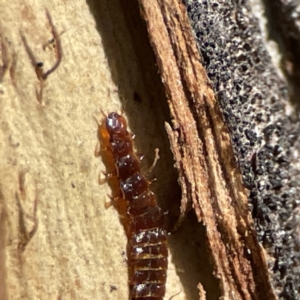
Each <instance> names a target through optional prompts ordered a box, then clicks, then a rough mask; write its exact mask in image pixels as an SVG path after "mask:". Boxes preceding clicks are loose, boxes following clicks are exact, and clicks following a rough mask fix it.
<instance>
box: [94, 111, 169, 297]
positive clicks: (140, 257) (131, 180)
mask: <svg viewBox="0 0 300 300" xmlns="http://www.w3.org/2000/svg"><path fill="white" fill-rule="evenodd" d="M98 135H99V140H100V142H101V148H102V151H101V154H102V158H103V161H104V163H105V165H106V168H107V172H108V174H109V175H108V182H109V184H110V186H111V188H112V191H113V205H114V206H115V208H116V209H117V210H118V212H119V215H120V220H121V221H122V224H123V225H124V228H125V231H126V234H127V238H128V243H127V256H128V277H129V293H130V295H129V299H130V300H143V299H144V300H162V299H163V298H164V295H165V283H166V271H167V265H168V249H167V240H166V231H165V230H164V229H163V214H162V211H161V209H160V208H159V207H158V205H157V202H156V195H155V194H154V193H153V192H152V191H151V190H150V189H149V182H148V180H147V179H146V178H145V176H144V175H143V174H142V173H141V167H140V160H139V158H138V157H137V155H136V154H135V153H134V150H133V143H132V134H131V133H130V132H128V130H127V122H126V120H125V118H124V117H123V116H122V115H119V114H117V113H115V112H111V113H109V114H108V115H107V116H106V117H105V120H104V121H103V122H102V124H101V125H100V126H99V130H98Z"/></svg>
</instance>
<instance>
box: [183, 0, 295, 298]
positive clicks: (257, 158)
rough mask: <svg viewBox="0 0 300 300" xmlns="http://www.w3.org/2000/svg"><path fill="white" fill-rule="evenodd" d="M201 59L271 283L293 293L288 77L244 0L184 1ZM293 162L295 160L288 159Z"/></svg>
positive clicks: (292, 147)
mask: <svg viewBox="0 0 300 300" xmlns="http://www.w3.org/2000/svg"><path fill="white" fill-rule="evenodd" d="M185 4H186V6H187V10H188V14H189V18H190V21H191V25H192V27H193V30H194V35H195V38H196V40H197V43H198V47H199V50H200V53H201V55H202V58H203V64H204V66H205V68H206V70H207V73H208V76H209V78H210V79H211V80H212V83H213V87H214V90H215V92H216V94H217V97H218V101H219V103H220V106H221V110H222V113H223V116H224V119H225V121H226V123H227V124H228V127H229V129H230V132H231V140H232V143H233V147H234V152H235V156H236V159H237V161H238V164H239V166H240V168H241V171H242V174H243V181H244V184H245V186H246V187H247V188H248V189H249V190H250V195H249V209H250V210H251V211H252V216H253V218H254V220H255V226H256V230H257V234H258V238H259V241H260V242H261V243H262V245H263V247H264V248H265V249H266V250H267V253H268V255H269V270H270V272H271V274H272V280H273V286H274V288H275V289H276V291H277V293H278V295H279V296H280V298H282V299H297V297H298V293H299V291H300V282H299V278H298V277H299V275H297V274H299V266H300V261H299V242H298V240H299V238H298V232H299V229H298V228H299V214H298V210H299V208H298V206H299V196H298V195H299V189H300V186H299V185H300V184H299V180H296V179H297V178H298V177H299V168H298V167H299V165H297V164H295V163H294V162H295V161H297V159H298V154H297V153H298V152H297V151H296V150H295V149H296V145H297V143H298V144H299V142H298V141H297V132H299V130H298V127H299V125H298V124H297V123H296V122H295V121H294V120H293V116H291V115H287V113H286V107H287V105H288V102H287V101H288V93H287V85H286V83H285V82H284V81H283V80H282V79H281V78H280V77H279V75H278V74H277V72H276V70H275V67H274V66H273V65H272V61H271V58H270V55H269V54H268V52H267V50H266V47H265V45H264V42H263V40H262V37H261V32H260V30H259V25H258V21H257V19H256V18H255V17H254V16H253V13H252V11H251V8H250V5H249V3H248V1H225V0H222V1H197V0H187V1H185ZM292 162H293V163H292Z"/></svg>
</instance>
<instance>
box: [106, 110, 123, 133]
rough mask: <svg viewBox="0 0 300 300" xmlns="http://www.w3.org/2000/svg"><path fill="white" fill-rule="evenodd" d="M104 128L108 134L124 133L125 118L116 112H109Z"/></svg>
mask: <svg viewBox="0 0 300 300" xmlns="http://www.w3.org/2000/svg"><path fill="white" fill-rule="evenodd" d="M105 123H106V129H107V131H108V133H109V134H110V135H116V134H117V135H126V134H127V122H126V120H125V118H124V117H123V116H121V115H119V114H117V113H116V112H111V113H109V114H108V116H107V118H106V121H105Z"/></svg>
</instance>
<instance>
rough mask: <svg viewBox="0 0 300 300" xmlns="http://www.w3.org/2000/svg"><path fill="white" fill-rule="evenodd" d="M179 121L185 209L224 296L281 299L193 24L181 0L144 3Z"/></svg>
mask: <svg viewBox="0 0 300 300" xmlns="http://www.w3.org/2000/svg"><path fill="white" fill-rule="evenodd" d="M139 4H140V9H141V13H142V16H143V18H144V19H145V21H146V23H147V27H148V32H149V36H150V40H151V43H152V46H153V49H154V51H155V54H156V57H157V63H158V66H159V69H160V73H161V76H162V80H163V83H164V85H165V88H166V93H167V96H168V99H169V106H170V111H171V115H172V118H173V124H172V128H171V126H170V125H169V124H166V130H167V132H168V135H169V138H170V142H171V149H172V151H173V153H174V157H175V160H176V167H177V169H178V172H179V182H180V185H181V188H182V192H183V195H182V207H181V213H182V215H184V214H185V212H186V209H187V203H188V201H192V204H193V208H194V209H195V212H196V214H197V217H198V220H199V221H201V222H203V223H204V225H205V226H206V232H207V243H208V246H209V248H210V251H211V256H212V260H213V262H214V266H215V275H216V277H217V278H219V280H220V287H221V290H222V293H223V297H224V299H276V296H275V294H274V292H273V290H272V287H271V285H270V279H269V275H268V269H267V265H266V261H265V255H264V252H263V250H262V248H261V247H260V245H259V243H258V242H257V237H256V233H255V230H254V226H253V221H252V218H251V216H250V213H249V211H248V205H247V204H248V201H247V190H246V189H245V188H244V187H243V184H242V177H241V173H240V171H239V170H238V168H237V166H236V162H235V158H234V155H233V150H232V146H231V144H230V136H229V133H228V130H227V128H226V126H225V125H224V123H223V120H222V116H221V113H220V109H219V107H218V103H217V102H216V98H215V96H214V93H213V91H212V89H211V84H210V82H209V80H208V78H207V75H206V73H205V70H204V68H203V67H202V65H201V64H200V57H199V53H198V50H197V47H196V43H195V41H194V37H193V35H192V31H191V28H190V25H189V20H188V18H187V14H186V9H185V7H184V6H183V5H182V4H181V3H180V2H179V1H177V0H169V1H167V0H165V1H162V0H157V1H151V2H150V1H147V0H139Z"/></svg>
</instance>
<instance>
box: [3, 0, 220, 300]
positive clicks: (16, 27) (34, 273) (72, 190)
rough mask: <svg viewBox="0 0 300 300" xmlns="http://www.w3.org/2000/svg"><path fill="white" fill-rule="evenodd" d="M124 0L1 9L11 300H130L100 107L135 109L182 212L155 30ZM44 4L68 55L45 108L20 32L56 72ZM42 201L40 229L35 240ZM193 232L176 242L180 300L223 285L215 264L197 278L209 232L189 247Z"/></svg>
mask: <svg viewBox="0 0 300 300" xmlns="http://www.w3.org/2000/svg"><path fill="white" fill-rule="evenodd" d="M98 2H99V3H98ZM120 3H121V1H116V0H113V1H108V0H105V1H94V2H93V1H88V2H87V3H86V2H85V1H75V2H74V1H73V2H69V1H65V2H61V1H51V0H50V1H25V2H24V1H17V0H14V1H9V2H7V1H2V2H1V4H0V20H1V35H2V43H1V48H0V49H1V51H0V53H2V62H1V56H0V65H1V64H2V65H6V64H7V65H8V69H7V72H5V74H4V76H3V79H2V83H1V85H0V102H1V106H0V120H1V123H0V141H1V142H0V143H1V147H0V151H1V161H0V184H1V186H0V189H1V190H0V191H1V193H0V247H1V248H0V295H1V299H10V300H12V299H43V300H46V299H51V300H52V299H127V297H128V296H127V293H128V292H127V267H126V262H125V258H126V256H125V255H124V251H125V249H126V248H125V247H126V238H125V234H124V232H123V228H122V226H121V224H120V222H119V220H118V216H117V213H116V211H115V210H114V209H112V208H111V209H107V210H106V209H105V208H104V203H105V202H106V201H108V197H107V194H110V190H109V188H108V186H107V185H106V184H104V185H101V186H99V185H98V175H99V173H100V171H101V170H103V169H104V166H103V164H102V162H101V159H99V158H96V157H95V156H94V149H95V147H96V144H97V136H96V130H97V124H96V122H95V120H94V117H96V118H101V113H100V109H102V110H103V111H104V112H109V111H113V110H116V111H119V112H120V111H122V110H124V111H125V115H126V116H127V117H128V119H129V125H130V128H131V129H132V131H133V132H134V133H135V134H136V136H137V138H136V146H137V150H138V152H139V153H143V154H145V155H146V159H145V168H147V166H149V165H150V164H151V162H152V159H153V157H154V148H156V147H158V148H160V153H161V155H160V156H161V159H160V161H159V162H158V165H157V167H156V169H155V171H154V173H153V174H152V176H153V177H156V178H157V183H156V184H154V188H155V190H156V191H157V192H158V195H159V197H160V199H162V201H161V202H162V206H163V208H164V209H165V210H166V209H167V208H169V207H171V210H172V209H173V208H174V210H176V207H177V209H178V206H179V200H180V197H181V195H180V189H179V188H178V186H177V181H176V180H177V178H176V173H175V172H174V169H173V163H174V162H173V159H172V154H171V152H170V150H169V148H170V146H169V142H168V139H167V136H166V133H165V131H164V121H165V120H166V119H167V118H168V117H167V116H168V110H167V106H166V104H165V103H166V101H165V98H164V91H163V88H162V85H161V82H160V79H159V76H158V74H157V69H156V66H155V60H154V56H153V53H152V50H151V48H150V47H149V46H148V48H147V47H145V48H142V46H141V45H144V39H146V40H147V34H146V30H145V28H140V27H141V26H140V23H139V22H141V21H140V19H139V12H138V10H137V8H136V7H135V6H134V5H133V4H129V5H127V6H126V7H125V5H124V4H120ZM45 7H47V8H48V10H49V12H50V14H51V16H52V18H53V22H54V24H55V26H56V28H57V31H58V33H60V34H61V35H60V38H61V43H62V48H63V59H62V62H61V65H60V66H59V68H58V69H57V70H56V71H55V72H54V73H53V74H51V75H50V76H49V77H48V79H47V81H46V85H45V88H44V93H43V99H42V103H39V102H38V101H37V97H36V89H38V88H39V84H40V83H39V81H38V80H37V77H36V74H35V71H34V69H33V67H32V65H31V63H30V59H29V57H28V54H27V53H26V51H25V48H24V45H23V43H22V41H21V37H20V30H21V31H22V32H23V34H24V36H26V39H27V41H28V44H29V45H30V47H31V49H32V51H33V53H34V54H35V55H36V57H37V59H38V60H40V61H43V62H44V65H45V70H47V69H48V68H50V67H51V66H52V65H53V64H54V62H55V59H56V58H55V50H54V49H53V47H52V46H53V45H52V44H50V46H49V47H47V48H46V49H45V50H43V47H42V46H43V44H45V43H47V41H48V40H51V38H52V35H51V30H50V28H49V24H48V21H47V18H46V16H45ZM141 24H142V23H141ZM2 70H5V67H4V68H3V69H2ZM18 199H19V202H18ZM18 203H19V205H18ZM35 203H36V205H37V206H36V207H37V215H36V219H37V222H38V226H37V230H36V232H35V234H34V235H33V236H32V238H31V239H28V235H29V234H30V231H31V230H32V228H33V226H34V219H33V215H34V206H35ZM191 224H194V223H191ZM184 226H185V225H184ZM192 227H193V225H191V226H190V227H189V228H192ZM183 228H185V227H183ZM189 230H190V229H189ZM194 230H196V229H194ZM186 232H187V231H184V229H182V230H181V231H180V230H179V232H178V233H177V236H178V238H177V240H176V238H173V237H171V239H170V247H171V253H172V256H173V259H172V258H171V257H170V267H169V272H168V282H167V295H166V299H168V298H169V297H170V296H171V295H174V294H175V293H177V292H180V294H179V295H178V296H176V299H178V300H180V299H197V298H198V296H197V294H198V293H199V292H198V290H197V289H196V285H197V284H198V282H199V280H198V278H201V276H202V277H203V278H204V282H206V283H207V289H206V290H208V291H209V290H210V291H213V292H211V295H213V294H214V293H215V292H214V290H216V288H215V285H214V283H215V282H214V281H213V279H211V275H206V274H211V273H212V272H211V270H209V271H208V272H206V274H205V273H203V274H202V275H199V276H197V280H195V279H193V280H189V279H188V276H189V274H190V273H191V272H195V273H197V274H199V272H200V273H201V272H203V270H205V268H207V267H205V266H204V267H203V266H202V265H201V266H199V265H198V264H197V265H195V264H193V263H191V262H190V260H189V256H190V253H191V251H200V250H199V249H201V247H202V248H203V247H204V244H203V241H201V239H200V241H198V242H197V243H198V244H195V243H196V241H195V242H193V243H192V244H190V247H186V246H188V245H189V243H191V242H190V241H187V240H186ZM178 241H180V242H179V243H178ZM27 242H28V243H27ZM201 243H202V244H201ZM20 245H21V246H23V247H24V250H23V251H22V249H20ZM201 253H203V251H202V252H201ZM181 254H182V255H181ZM183 254H184V256H183ZM202 255H203V254H202ZM181 256H182V257H181ZM183 257H184V258H183ZM203 260H204V261H208V259H207V256H206V257H205V255H204V258H203ZM190 265H191V267H190V268H189V270H187V269H185V267H188V266H190ZM206 265H207V264H206ZM208 268H209V267H208ZM179 269H180V270H179ZM178 270H179V271H178ZM176 271H177V272H178V274H179V275H180V277H181V281H182V282H183V287H181V285H180V283H179V278H178V276H177V275H176ZM193 278H195V276H194V277H193ZM114 287H116V290H115V289H114ZM215 294H217V293H215ZM215 297H216V296H212V297H211V299H216V298H215Z"/></svg>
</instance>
